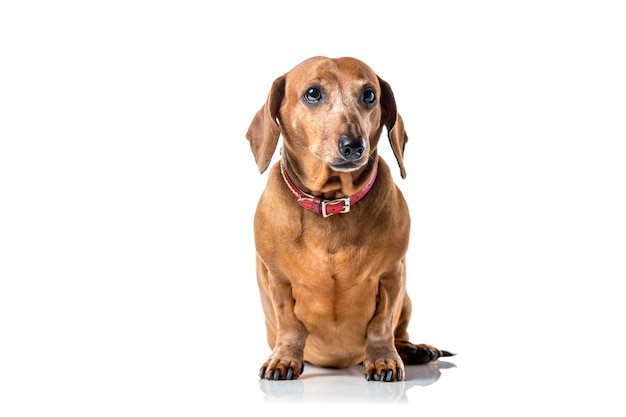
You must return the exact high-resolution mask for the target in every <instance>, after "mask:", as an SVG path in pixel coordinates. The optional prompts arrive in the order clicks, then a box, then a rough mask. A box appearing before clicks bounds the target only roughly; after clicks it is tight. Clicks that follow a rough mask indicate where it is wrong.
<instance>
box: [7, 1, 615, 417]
mask: <svg viewBox="0 0 626 417" xmlns="http://www.w3.org/2000/svg"><path fill="white" fill-rule="evenodd" d="M620 3H621V2H619V1H614V2H611V1H603V0H594V1H550V0H547V1H524V2H521V1H520V2H503V1H476V2H469V1H439V2H421V1H418V2H408V1H394V0H387V1H384V2H382V1H381V2H372V1H366V0H360V1H325V0H320V1H316V2H288V1H265V2H261V1H259V2H252V1H249V2H237V1H231V2H228V3H227V2H221V3H220V2H201V1H197V2H192V1H184V0H180V1H175V2H174V1H135V0H129V1H107V2H96V1H92V2H80V1H75V2H71V1H57V2H43V1H41V2H32V1H20V2H18V1H15V2H3V3H2V5H0V60H1V61H2V64H1V65H0V214H1V217H0V338H1V339H2V340H1V343H0V414H2V415H3V416H18V415H51V414H59V415H68V416H69V415H77V416H96V415H107V416H110V415H115V416H123V415H129V416H130V415H132V416H137V415H150V416H154V415H168V416H182V415H185V416H192V415H194V416H195V415H197V416H206V415H216V410H222V411H220V413H222V414H227V415H228V414H230V412H231V411H232V412H233V413H234V412H238V411H241V410H247V411H248V412H254V413H258V414H266V413H267V414H268V415H269V414H270V413H272V415H273V414H276V413H283V412H289V413H293V414H300V413H305V412H306V411H310V410H311V409H312V407H313V405H312V404H288V405H287V407H290V408H288V409H284V410H283V409H282V408H279V409H277V407H281V406H282V405H284V404H283V402H281V401H280V399H279V400H278V401H276V400H274V399H272V398H270V397H271V396H268V395H267V393H266V392H264V391H263V390H262V389H261V387H262V385H260V384H259V381H258V380H257V370H258V368H259V366H260V365H261V363H262V362H263V360H264V359H265V358H266V356H267V355H268V354H269V348H268V347H267V345H266V343H265V336H264V327H263V326H264V322H263V317H262V314H261V309H260V303H259V301H258V293H257V287H256V281H255V275H254V274H255V272H254V247H253V234H252V216H253V213H254V209H255V206H256V202H257V199H258V196H259V195H260V192H261V190H262V188H263V186H264V184H265V181H266V175H259V173H258V171H257V168H256V166H255V164H254V159H253V157H252V154H251V153H250V150H249V146H248V142H247V141H246V139H245V132H246V130H247V128H248V124H249V123H250V121H251V120H252V117H253V116H254V113H255V112H256V111H257V110H258V109H259V108H260V107H261V105H262V104H263V102H264V100H265V98H266V96H267V93H268V91H269V88H270V86H271V83H272V81H273V80H274V79H275V78H276V77H278V76H279V75H282V74H283V73H285V72H287V71H288V70H289V69H290V68H291V67H293V66H294V65H295V64H297V63H298V62H300V61H301V60H303V59H305V58H308V57H310V56H313V55H326V56H330V57H338V56H354V57H357V58H360V59H361V60H363V61H365V62H367V63H368V64H369V65H370V66H371V67H372V68H373V69H374V70H375V71H376V72H377V73H378V74H379V75H380V76H381V77H382V78H383V79H385V80H386V81H388V82H389V83H390V84H391V86H392V88H393V89H394V92H395V96H396V100H397V104H398V109H399V112H400V114H401V115H402V116H403V118H404V121H405V124H406V128H407V132H408V135H409V143H408V144H407V147H406V158H405V162H406V167H407V172H408V177H407V179H406V180H401V179H400V177H399V172H398V171H397V170H394V174H395V175H396V178H397V179H398V183H399V185H400V187H401V188H402V190H403V192H404V194H405V197H406V198H407V200H408V202H409V205H410V207H411V214H412V221H413V228H412V238H411V247H410V252H409V255H408V272H409V293H410V295H411V297H412V299H413V303H414V315H413V319H412V323H411V328H410V334H411V337H412V340H413V341H414V342H418V343H421V342H426V343H431V344H434V345H436V346H438V347H441V348H445V349H449V350H452V351H455V352H458V355H457V356H456V357H455V358H453V359H452V360H449V361H447V362H449V363H451V364H454V367H452V366H450V367H446V368H445V369H441V376H440V378H439V380H438V381H437V382H435V383H432V384H427V385H424V386H414V387H411V388H410V390H406V391H405V392H404V394H405V396H406V397H407V399H408V401H407V403H406V404H405V406H407V407H410V408H411V410H412V411H411V412H412V413H413V412H415V413H422V414H426V415H459V414H461V413H463V414H470V415H498V416H499V415H528V414H531V413H532V415H565V413H570V412H575V411H577V412H580V415H602V416H610V415H624V413H625V412H626V407H625V405H624V400H623V393H624V388H626V385H625V383H624V371H625V368H624V365H623V358H624V349H625V348H626V346H625V342H624V323H623V322H624V317H626V314H625V313H626V311H625V308H624V301H623V298H624V293H625V291H624V278H626V265H625V255H626V216H625V213H626V164H625V163H624V161H625V157H626V152H625V150H624V149H625V147H624V143H625V141H626V76H624V74H626V25H625V24H624V22H625V21H626V14H625V13H624V11H623V9H622V8H621V7H619V6H620ZM380 148H381V154H382V155H383V157H385V158H386V159H387V160H388V161H389V162H390V163H393V158H392V157H390V156H389V155H391V154H390V151H389V146H388V144H387V142H386V141H385V140H382V141H381V146H380ZM330 375H332V373H331V374H330ZM339 375H342V373H339ZM355 375H356V376H354V377H353V378H350V381H354V383H355V384H356V383H361V376H360V375H358V370H356V371H355ZM332 380H333V377H332V376H326V377H324V376H315V377H311V378H309V379H306V378H305V379H303V380H302V381H298V382H302V383H305V388H306V384H309V386H312V382H311V381H314V382H315V384H317V385H318V386H321V387H322V388H321V389H320V391H313V392H314V394H313V395H312V398H313V399H314V400H316V401H313V402H314V403H315V404H319V403H324V397H323V393H320V394H319V395H320V397H317V395H318V394H316V393H318V392H323V391H324V389H325V388H324V384H325V381H327V382H328V383H330V381H332ZM306 381H309V382H306ZM351 383H352V382H351ZM281 387H298V385H281ZM310 389H311V390H314V388H310ZM355 402H357V401H355ZM348 403H349V401H348ZM387 405H388V406H391V405H390V404H387ZM368 406H373V405H372V404H370V405H368ZM350 407H352V406H350ZM334 409H335V407H334V406H332V407H331V406H329V407H327V410H324V412H325V413H327V414H328V413H331V411H332V410H334ZM388 411H391V412H393V410H388ZM398 411H400V412H407V410H398ZM359 412H361V411H359ZM376 412H384V410H377V411H376ZM331 414H332V413H331Z"/></svg>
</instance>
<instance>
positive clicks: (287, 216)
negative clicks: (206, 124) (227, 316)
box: [246, 57, 449, 381]
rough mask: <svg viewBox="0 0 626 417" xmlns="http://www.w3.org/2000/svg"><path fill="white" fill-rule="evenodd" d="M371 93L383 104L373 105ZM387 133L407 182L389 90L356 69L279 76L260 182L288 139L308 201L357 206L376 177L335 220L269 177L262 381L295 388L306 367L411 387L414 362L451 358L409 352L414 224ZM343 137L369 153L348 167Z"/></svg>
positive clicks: (264, 206) (261, 231) (320, 66)
mask: <svg viewBox="0 0 626 417" xmlns="http://www.w3.org/2000/svg"><path fill="white" fill-rule="evenodd" d="M310 88H315V89H317V90H316V91H319V92H321V93H322V94H321V96H320V99H319V100H318V101H313V102H311V101H307V100H305V99H304V96H305V95H306V94H307V92H308V91H309V89H310ZM366 90H368V91H367V92H366ZM316 91H313V93H312V94H311V96H312V97H313V98H316V97H315V96H316ZM371 92H373V93H374V94H375V97H376V101H375V103H374V104H372V103H368V102H365V101H364V98H363V97H364V95H366V94H368V93H371ZM383 128H386V129H387V132H388V138H389V142H390V144H391V148H392V150H393V153H394V155H395V158H396V162H397V163H398V166H399V168H400V174H401V176H402V178H404V177H405V176H406V172H405V168H404V159H403V158H404V147H405V144H406V142H407V140H408V138H407V134H406V132H405V130H404V123H403V121H402V118H401V117H400V115H399V114H398V112H397V109H396V102H395V99H394V96H393V92H392V90H391V87H390V86H389V84H388V83H387V82H385V81H384V80H382V79H381V78H380V77H378V75H377V74H376V73H375V72H374V71H373V70H372V69H371V68H369V67H368V66H367V65H366V64H365V63H363V62H361V61H359V60H357V59H354V58H338V59H329V58H325V57H313V58H310V59H307V60H305V61H303V62H302V63H300V64H298V65H297V66H295V67H294V68H293V69H292V70H291V71H289V72H287V73H286V74H285V75H283V76H281V77H278V78H277V79H276V80H275V81H274V83H273V84H272V87H271V90H270V92H269V95H268V97H267V101H266V103H265V104H264V105H263V107H262V108H261V110H259V112H258V113H257V114H256V115H255V117H254V119H253V121H252V123H251V124H250V127H249V129H248V132H247V135H246V137H247V139H248V140H249V141H250V147H251V149H252V153H253V155H254V158H255V161H256V163H257V165H258V168H259V171H260V172H261V173H263V172H264V171H266V170H267V168H268V167H269V164H270V162H271V159H272V157H273V154H274V152H275V149H276V147H277V144H278V139H279V136H281V135H282V138H283V143H282V150H281V155H282V163H283V164H284V169H285V171H286V173H287V175H288V176H289V177H290V178H291V179H292V181H293V183H294V184H295V185H296V186H297V187H298V188H299V189H300V190H302V191H304V192H306V193H308V194H311V195H314V196H319V197H321V198H323V199H329V200H332V199H336V198H341V197H346V196H350V195H352V194H354V193H356V192H357V191H359V190H360V189H362V188H363V187H364V185H365V184H366V183H367V182H368V180H369V179H370V178H371V177H372V176H373V173H374V169H375V167H378V174H377V177H376V180H375V182H374V185H373V186H372V188H371V190H369V192H368V193H367V194H366V195H365V197H364V198H363V199H362V200H361V201H359V202H358V203H356V204H354V205H353V206H352V207H351V208H350V211H349V212H348V213H342V214H335V215H332V216H330V217H327V218H324V217H323V216H321V215H319V214H317V213H314V212H312V211H309V210H306V209H304V208H302V207H300V206H299V205H298V204H297V203H296V198H295V197H294V195H293V194H292V193H291V192H290V190H289V189H288V187H287V185H286V183H285V181H284V180H283V177H282V175H281V170H280V162H277V163H276V164H274V166H273V167H272V168H271V169H270V172H269V177H268V182H267V186H266V189H265V190H264V192H263V194H262V196H261V198H260V201H259V203H258V206H257V210H256V214H255V219H254V232H255V244H256V250H257V262H256V263H257V280H258V285H259V290H260V295H261V302H262V306H263V311H264V313H265V322H266V327H267V341H268V343H269V345H270V347H271V348H272V353H271V355H270V356H269V358H268V359H267V361H266V362H265V363H264V364H263V365H262V366H261V371H260V377H261V378H267V379H295V378H297V377H298V376H299V375H300V374H301V373H302V370H303V367H304V363H305V362H309V363H311V364H314V365H317V366H323V367H337V368H344V367H349V366H353V365H356V364H359V363H363V365H364V368H365V369H364V373H365V376H366V378H367V379H368V380H380V381H395V380H402V379H404V364H405V363H406V364H417V363H427V362H430V361H433V360H436V359H437V358H439V357H440V356H447V355H449V354H448V353H447V352H442V351H439V350H437V349H436V348H434V347H432V346H429V345H424V344H421V345H414V344H412V343H410V342H408V334H407V326H408V323H409V318H410V315H411V301H410V299H409V296H408V294H407V292H406V287H405V283H406V252H407V247H408V244H409V228H410V218H409V210H408V207H407V204H406V201H405V199H404V197H403V195H402V193H401V191H400V190H399V189H398V187H397V186H396V184H395V183H394V181H393V179H392V175H391V172H390V169H389V167H388V166H387V164H386V163H385V161H383V159H382V158H381V157H380V156H379V155H378V152H377V146H378V141H379V138H380V136H381V133H382V131H383ZM342 137H343V138H349V139H350V140H361V141H362V142H358V143H361V144H362V145H363V146H362V147H361V149H360V151H362V153H360V154H359V156H358V157H357V156H355V155H353V156H352V157H350V158H348V159H347V158H346V156H345V154H342V152H341V150H340V149H339V148H340V146H338V141H339V140H340V138H342ZM347 152H348V151H346V153H347Z"/></svg>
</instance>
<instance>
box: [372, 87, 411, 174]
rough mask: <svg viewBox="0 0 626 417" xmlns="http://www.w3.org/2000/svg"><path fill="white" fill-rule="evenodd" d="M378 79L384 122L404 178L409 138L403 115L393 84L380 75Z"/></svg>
mask: <svg viewBox="0 0 626 417" xmlns="http://www.w3.org/2000/svg"><path fill="white" fill-rule="evenodd" d="M378 81H379V82H380V89H381V98H380V104H381V106H382V116H381V118H382V123H383V124H384V125H385V127H386V128H387V135H388V136H389V143H391V149H393V154H394V155H395V157H396V160H397V161H398V166H399V167H400V175H401V176H402V178H406V170H405V169H404V145H406V142H407V141H408V140H409V138H408V136H407V135H406V132H405V131H404V122H403V121H402V117H400V114H399V113H398V110H397V108H396V99H395V98H394V96H393V91H392V90H391V86H390V85H389V84H388V83H387V82H386V81H384V80H383V79H382V78H380V77H378Z"/></svg>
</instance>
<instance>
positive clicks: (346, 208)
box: [321, 197, 350, 217]
mask: <svg viewBox="0 0 626 417" xmlns="http://www.w3.org/2000/svg"><path fill="white" fill-rule="evenodd" d="M339 203H343V209H341V211H338V212H337V213H327V212H326V206H328V205H333V204H339ZM349 211H350V197H344V198H338V199H337V200H330V201H326V200H322V209H321V212H322V216H324V217H328V216H332V215H333V214H343V213H347V212H349Z"/></svg>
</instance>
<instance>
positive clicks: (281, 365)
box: [259, 279, 307, 380]
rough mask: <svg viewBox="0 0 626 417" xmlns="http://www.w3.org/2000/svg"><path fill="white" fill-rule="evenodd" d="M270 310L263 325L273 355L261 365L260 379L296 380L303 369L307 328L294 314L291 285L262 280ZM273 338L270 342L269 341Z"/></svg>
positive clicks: (285, 282)
mask: <svg viewBox="0 0 626 417" xmlns="http://www.w3.org/2000/svg"><path fill="white" fill-rule="evenodd" d="M265 283H266V285H267V287H266V289H268V290H269V297H270V299H271V304H272V307H273V314H270V315H269V316H268V311H266V324H267V331H268V340H269V342H270V346H271V347H272V349H273V350H272V354H271V355H270V356H269V358H267V360H266V361H265V363H264V364H263V365H262V366H261V369H260V371H259V377H260V378H262V379H271V380H279V379H297V378H298V377H299V376H300V375H301V374H302V371H303V369H304V342H305V340H306V337H307V332H306V328H305V327H304V325H303V324H302V322H300V320H298V319H297V318H296V315H295V313H294V305H295V300H294V299H293V295H292V290H291V284H290V283H289V282H287V281H275V280H272V279H267V280H265ZM272 339H273V340H272Z"/></svg>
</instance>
